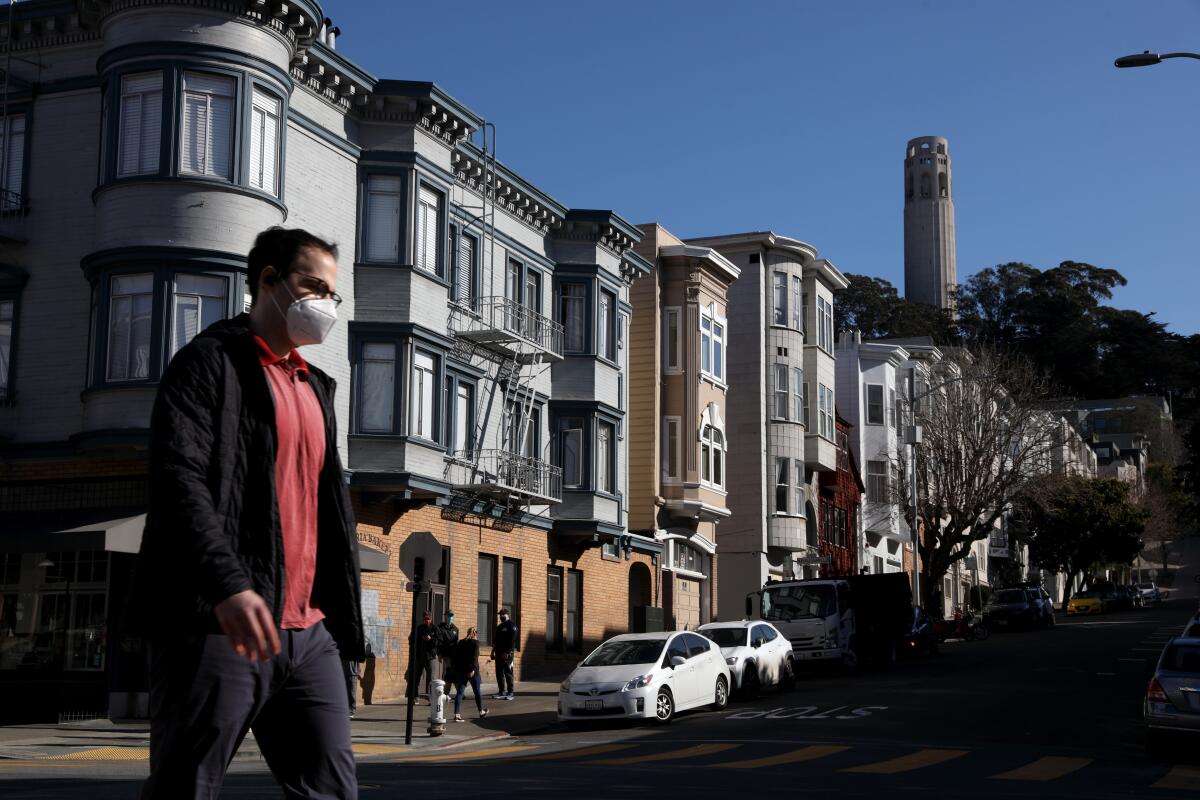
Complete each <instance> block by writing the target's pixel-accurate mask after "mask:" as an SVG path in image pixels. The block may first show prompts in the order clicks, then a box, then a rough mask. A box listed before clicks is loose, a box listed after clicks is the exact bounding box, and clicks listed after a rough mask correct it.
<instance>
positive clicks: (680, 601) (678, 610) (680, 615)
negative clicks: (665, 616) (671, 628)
mask: <svg viewBox="0 0 1200 800" xmlns="http://www.w3.org/2000/svg"><path fill="white" fill-rule="evenodd" d="M699 625H700V582H699V581H697V580H694V579H692V578H679V577H677V578H675V629H676V630H687V631H691V630H695V629H696V628H697V626H699Z"/></svg>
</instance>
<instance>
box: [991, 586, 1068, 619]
mask: <svg viewBox="0 0 1200 800" xmlns="http://www.w3.org/2000/svg"><path fill="white" fill-rule="evenodd" d="M1039 592H1040V590H1035V589H1032V588H1020V589H1000V590H998V591H996V592H993V593H992V596H991V598H989V599H988V602H987V605H985V606H984V607H983V619H984V622H986V623H987V624H988V625H989V626H990V627H992V628H1013V627H1022V626H1023V627H1028V628H1033V627H1038V628H1048V627H1050V626H1051V625H1053V624H1054V611H1053V610H1052V609H1051V608H1050V605H1049V603H1048V602H1046V601H1045V600H1043V599H1042V597H1041V595H1040V594H1039Z"/></svg>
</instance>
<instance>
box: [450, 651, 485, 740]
mask: <svg viewBox="0 0 1200 800" xmlns="http://www.w3.org/2000/svg"><path fill="white" fill-rule="evenodd" d="M450 670H451V672H452V673H453V674H454V683H455V684H456V686H457V688H456V689H455V692H454V721H455V722H462V721H463V716H462V699H463V695H464V694H466V693H467V685H468V684H470V686H471V693H472V694H474V695H475V708H476V709H477V710H478V711H479V718H480V719H483V718H484V717H486V716H487V715H488V710H487V709H486V708H484V707H483V689H482V687H481V686H480V683H479V630H478V629H476V628H467V635H466V636H465V637H463V638H462V639H461V640H459V641H458V642H457V643H456V644H455V645H454V650H453V652H452V653H451V656H450Z"/></svg>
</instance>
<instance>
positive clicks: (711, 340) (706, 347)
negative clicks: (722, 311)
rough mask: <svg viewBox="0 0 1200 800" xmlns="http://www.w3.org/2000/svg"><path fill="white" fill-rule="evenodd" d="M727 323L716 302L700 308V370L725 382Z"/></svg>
mask: <svg viewBox="0 0 1200 800" xmlns="http://www.w3.org/2000/svg"><path fill="white" fill-rule="evenodd" d="M727 325H728V323H727V322H726V320H725V318H724V317H722V316H720V315H718V314H717V309H716V305H715V304H713V303H709V304H708V305H707V306H704V307H703V308H701V309H700V371H701V372H702V373H704V374H705V375H708V376H709V377H711V378H714V379H715V380H718V381H720V382H722V383H724V382H725V361H726V358H725V356H726V352H725V351H726V336H727V334H726V328H727Z"/></svg>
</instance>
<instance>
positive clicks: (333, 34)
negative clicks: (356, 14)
mask: <svg viewBox="0 0 1200 800" xmlns="http://www.w3.org/2000/svg"><path fill="white" fill-rule="evenodd" d="M341 34H342V29H341V28H330V29H329V30H328V31H326V32H325V44H326V46H327V47H328V48H329V49H330V50H336V49H337V48H336V47H334V42H336V41H337V37H338V36H341Z"/></svg>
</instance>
